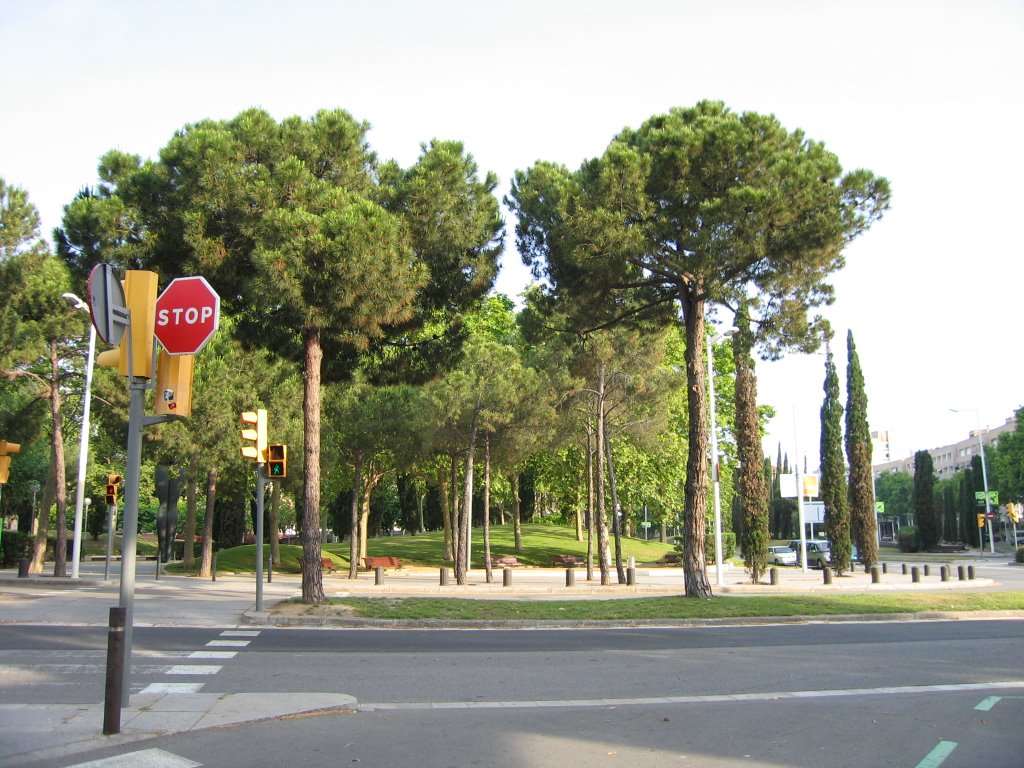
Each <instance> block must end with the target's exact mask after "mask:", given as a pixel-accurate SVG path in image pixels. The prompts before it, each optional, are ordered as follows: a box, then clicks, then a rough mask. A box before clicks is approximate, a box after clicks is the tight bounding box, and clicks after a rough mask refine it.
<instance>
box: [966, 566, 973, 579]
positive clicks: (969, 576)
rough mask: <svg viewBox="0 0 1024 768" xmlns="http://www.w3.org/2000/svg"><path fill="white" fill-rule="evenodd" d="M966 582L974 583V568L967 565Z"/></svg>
mask: <svg viewBox="0 0 1024 768" xmlns="http://www.w3.org/2000/svg"><path fill="white" fill-rule="evenodd" d="M967 580H968V581H974V566H973V565H968V566H967Z"/></svg>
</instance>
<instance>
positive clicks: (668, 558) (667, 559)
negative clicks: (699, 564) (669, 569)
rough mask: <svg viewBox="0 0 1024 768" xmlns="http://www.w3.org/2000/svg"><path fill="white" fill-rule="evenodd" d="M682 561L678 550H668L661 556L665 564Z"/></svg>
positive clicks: (675, 563) (674, 563)
mask: <svg viewBox="0 0 1024 768" xmlns="http://www.w3.org/2000/svg"><path fill="white" fill-rule="evenodd" d="M682 561H683V560H682V557H681V556H680V555H679V553H678V552H666V553H665V554H664V555H663V556H662V558H661V562H662V563H663V564H664V565H679V563H681V562H682Z"/></svg>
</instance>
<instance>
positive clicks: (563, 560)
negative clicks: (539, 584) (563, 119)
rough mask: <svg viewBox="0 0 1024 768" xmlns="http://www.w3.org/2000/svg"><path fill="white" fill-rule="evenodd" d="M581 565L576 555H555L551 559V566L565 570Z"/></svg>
mask: <svg viewBox="0 0 1024 768" xmlns="http://www.w3.org/2000/svg"><path fill="white" fill-rule="evenodd" d="M579 564H580V560H579V558H578V557H576V555H554V556H553V557H552V558H551V565H553V566H562V567H565V568H575V567H576V566H577V565H579Z"/></svg>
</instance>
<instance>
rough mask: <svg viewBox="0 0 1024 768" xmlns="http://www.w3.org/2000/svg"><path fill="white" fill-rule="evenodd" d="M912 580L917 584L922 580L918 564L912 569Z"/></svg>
mask: <svg viewBox="0 0 1024 768" xmlns="http://www.w3.org/2000/svg"><path fill="white" fill-rule="evenodd" d="M910 580H911V581H912V582H914V583H915V584H917V583H918V582H920V581H921V571H920V570H919V569H918V567H917V566H916V565H915V566H914V567H913V568H911V569H910Z"/></svg>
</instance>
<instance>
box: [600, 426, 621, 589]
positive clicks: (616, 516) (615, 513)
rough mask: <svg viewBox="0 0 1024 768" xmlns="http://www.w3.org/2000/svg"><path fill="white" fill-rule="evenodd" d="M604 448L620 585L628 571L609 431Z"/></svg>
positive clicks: (605, 436) (605, 437)
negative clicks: (623, 547) (623, 551)
mask: <svg viewBox="0 0 1024 768" xmlns="http://www.w3.org/2000/svg"><path fill="white" fill-rule="evenodd" d="M604 448H605V451H606V452H607V453H608V487H609V489H610V490H611V492H612V533H613V534H614V537H615V570H616V575H617V576H618V577H619V584H625V583H626V571H625V569H624V568H623V567H622V509H621V507H620V506H619V491H618V488H616V486H615V462H614V461H613V460H612V441H611V440H610V439H609V437H608V430H607V428H606V429H605V433H604Z"/></svg>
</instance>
